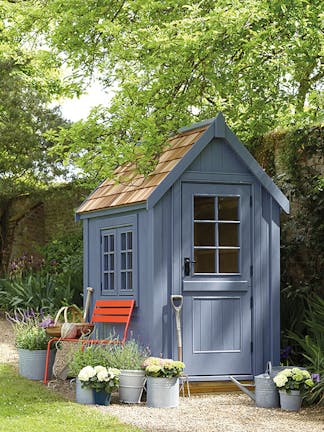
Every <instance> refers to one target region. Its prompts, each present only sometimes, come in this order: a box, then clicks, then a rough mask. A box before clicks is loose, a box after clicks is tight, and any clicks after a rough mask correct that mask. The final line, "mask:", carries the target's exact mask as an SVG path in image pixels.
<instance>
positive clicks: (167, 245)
mask: <svg viewBox="0 0 324 432" xmlns="http://www.w3.org/2000/svg"><path fill="white" fill-rule="evenodd" d="M281 209H282V210H284V211H285V212H286V213H288V212H289V202H288V200H287V198H286V197H285V196H284V195H283V194H282V192H281V191H280V190H279V189H278V187H277V186H276V185H275V184H274V183H273V181H272V180H271V179H270V178H269V177H268V175H267V174H266V173H265V172H264V171H263V169H262V168H261V167H260V166H259V165H258V163H257V162H256V161H255V159H254V158H253V157H252V156H251V154H250V153H249V152H248V150H247V149H246V148H245V147H244V145H243V144H242V143H241V142H240V141H239V139H238V138H237V137H236V136H235V134H234V133H233V132H232V131H231V130H230V128H229V127H228V126H227V125H226V123H225V121H224V117H223V115H222V114H221V113H220V114H218V115H217V117H216V118H214V119H212V120H208V121H205V122H202V123H199V124H195V125H193V126H191V127H188V128H183V129H181V130H180V131H179V132H178V133H177V134H176V135H174V136H172V137H171V138H170V139H169V145H168V146H167V147H166V148H165V150H164V151H163V153H162V154H161V156H160V158H159V161H158V164H157V166H156V168H155V170H154V171H153V172H152V173H151V174H150V175H149V176H148V177H144V176H142V175H140V174H138V173H136V172H135V170H134V168H133V166H132V165H131V164H129V165H126V166H121V167H118V168H117V169H116V171H115V178H114V179H113V181H112V180H106V181H104V182H103V183H102V184H101V185H100V186H99V187H98V188H97V189H96V190H95V191H94V192H93V193H92V194H90V196H89V197H88V198H87V199H86V200H85V201H84V203H83V204H82V205H81V206H80V208H79V209H78V210H77V215H78V217H79V218H80V219H81V220H82V221H83V230H84V283H85V287H88V286H91V287H93V288H94V297H93V300H96V299H108V298H111V299H135V300H136V307H135V312H134V315H133V318H132V321H131V326H130V329H131V330H132V332H133V335H134V336H135V337H138V338H139V339H140V340H141V341H142V343H143V344H145V345H148V346H149V347H150V349H151V352H152V354H153V355H156V356H159V355H161V354H162V355H163V356H165V357H173V358H177V342H176V331H175V323H174V316H173V311H172V306H171V303H170V296H171V295H172V294H177V295H179V294H180V295H182V296H183V299H184V301H183V309H182V333H183V360H184V362H185V364H186V373H187V374H188V375H189V376H190V379H191V380H193V381H194V380H196V381H208V380H210V381H213V380H214V381H216V380H224V379H227V377H228V375H234V376H236V377H238V378H239V379H250V378H251V377H252V375H254V374H257V373H260V372H261V371H262V370H264V367H265V364H266V362H267V361H268V360H271V361H272V363H273V364H279V352H280V210H281Z"/></svg>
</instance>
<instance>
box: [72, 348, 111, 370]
mask: <svg viewBox="0 0 324 432" xmlns="http://www.w3.org/2000/svg"><path fill="white" fill-rule="evenodd" d="M111 349H112V346H111V345H103V344H98V345H96V344H91V345H89V346H86V347H85V348H84V350H82V347H81V346H80V348H79V349H78V350H77V351H75V352H73V353H72V355H71V359H70V361H69V376H71V377H76V376H77V375H78V374H79V372H80V370H81V369H83V368H84V367H86V366H92V367H95V366H104V367H109V366H110V364H109V360H108V358H109V351H110V350H111Z"/></svg>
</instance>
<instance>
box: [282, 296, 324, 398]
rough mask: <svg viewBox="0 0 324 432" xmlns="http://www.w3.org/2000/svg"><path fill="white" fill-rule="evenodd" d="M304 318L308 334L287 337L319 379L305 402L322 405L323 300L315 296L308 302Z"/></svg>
mask: <svg viewBox="0 0 324 432" xmlns="http://www.w3.org/2000/svg"><path fill="white" fill-rule="evenodd" d="M305 316H306V318H305V320H304V323H305V325H306V329H307V333H308V334H306V335H305V336H303V335H300V334H297V333H294V332H289V333H288V335H289V337H290V338H291V340H293V341H294V342H296V343H297V344H298V346H299V348H300V350H301V352H302V356H303V357H304V361H305V363H306V366H307V368H308V369H309V370H310V371H311V372H313V373H314V374H316V376H318V377H319V380H318V381H317V382H315V385H314V387H313V388H312V390H311V392H310V393H309V394H308V395H307V398H306V399H307V401H308V402H309V403H311V404H316V403H317V404H321V405H324V299H323V298H321V297H319V296H315V297H314V298H313V299H312V300H311V301H310V302H309V309H308V311H307V312H306V313H305Z"/></svg>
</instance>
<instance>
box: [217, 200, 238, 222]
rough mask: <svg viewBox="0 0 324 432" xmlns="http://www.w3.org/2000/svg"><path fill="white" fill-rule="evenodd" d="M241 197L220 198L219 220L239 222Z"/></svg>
mask: <svg viewBox="0 0 324 432" xmlns="http://www.w3.org/2000/svg"><path fill="white" fill-rule="evenodd" d="M238 206H239V197H218V220H239V212H238V208H239V207H238Z"/></svg>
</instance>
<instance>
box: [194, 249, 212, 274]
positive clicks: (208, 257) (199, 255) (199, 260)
mask: <svg viewBox="0 0 324 432" xmlns="http://www.w3.org/2000/svg"><path fill="white" fill-rule="evenodd" d="M194 256H195V261H196V262H195V273H216V268H215V263H216V259H215V256H216V250H215V249H195V255H194Z"/></svg>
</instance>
